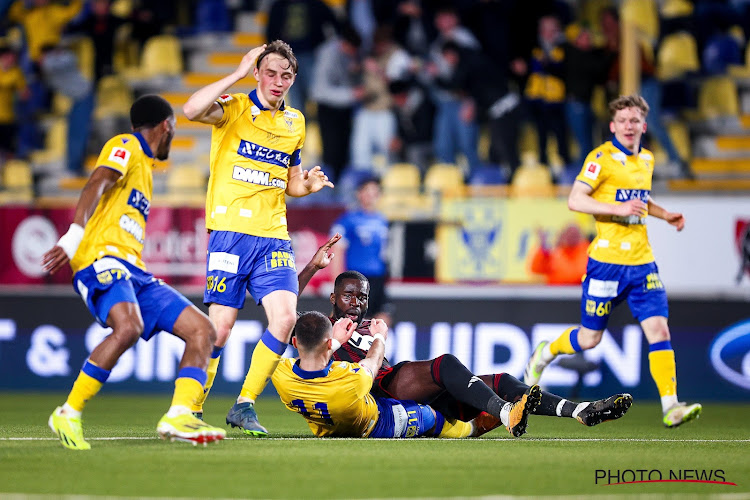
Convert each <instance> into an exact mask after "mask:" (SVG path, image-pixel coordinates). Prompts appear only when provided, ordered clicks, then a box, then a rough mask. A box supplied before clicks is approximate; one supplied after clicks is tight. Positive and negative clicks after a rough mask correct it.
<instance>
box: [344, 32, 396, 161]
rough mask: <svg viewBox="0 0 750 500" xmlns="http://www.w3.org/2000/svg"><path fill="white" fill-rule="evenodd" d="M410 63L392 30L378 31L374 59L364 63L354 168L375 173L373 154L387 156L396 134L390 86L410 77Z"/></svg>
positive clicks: (355, 127)
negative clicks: (395, 39) (362, 90)
mask: <svg viewBox="0 0 750 500" xmlns="http://www.w3.org/2000/svg"><path fill="white" fill-rule="evenodd" d="M410 64H411V63H410V59H409V55H408V54H407V53H406V51H405V50H404V49H402V48H401V47H399V46H398V45H396V44H395V43H394V42H393V39H392V37H391V30H390V27H389V26H381V27H380V28H378V30H377V32H376V33H375V38H374V46H373V53H372V56H371V57H367V58H366V59H365V61H364V64H363V72H362V73H363V85H364V90H365V92H364V96H363V97H362V102H361V106H360V107H359V108H358V109H357V111H356V112H355V114H354V123H353V124H352V142H351V165H352V166H353V167H354V168H356V169H359V170H372V168H373V154H374V153H381V154H386V155H387V154H388V152H389V149H390V145H391V141H392V140H393V137H394V136H395V134H396V117H395V116H394V113H393V109H392V104H393V103H392V101H391V95H390V93H389V92H388V83H389V81H390V80H393V79H397V78H405V77H407V76H408V74H409V71H410Z"/></svg>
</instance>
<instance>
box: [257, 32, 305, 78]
mask: <svg viewBox="0 0 750 500" xmlns="http://www.w3.org/2000/svg"><path fill="white" fill-rule="evenodd" d="M268 54H276V55H279V56H281V57H283V58H284V59H286V60H287V61H289V65H290V66H291V67H292V72H293V73H294V74H295V75H296V74H297V70H298V69H299V65H298V63H297V58H296V57H295V56H294V51H293V50H292V47H291V46H290V45H289V44H288V43H286V42H285V41H283V40H274V41H273V42H271V43H269V44H267V45H266V50H264V51H263V52H261V53H260V55H259V56H258V60H257V61H256V62H255V67H256V68H258V69H260V62H261V61H262V60H263V58H265V57H266V56H267V55H268Z"/></svg>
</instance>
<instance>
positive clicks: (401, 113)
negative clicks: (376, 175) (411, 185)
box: [388, 79, 435, 173]
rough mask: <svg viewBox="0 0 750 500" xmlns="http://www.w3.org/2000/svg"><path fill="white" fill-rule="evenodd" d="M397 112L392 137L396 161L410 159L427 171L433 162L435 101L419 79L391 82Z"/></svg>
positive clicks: (409, 161) (393, 154) (407, 160)
mask: <svg viewBox="0 0 750 500" xmlns="http://www.w3.org/2000/svg"><path fill="white" fill-rule="evenodd" d="M388 88H389V90H390V92H391V99H392V100H393V104H394V107H393V109H394V111H395V113H396V123H397V127H396V135H395V136H394V138H393V140H392V141H391V148H390V150H391V153H392V156H393V159H394V161H401V162H408V163H412V164H414V165H416V166H418V167H419V169H420V170H421V171H422V173H424V172H425V171H427V167H429V165H430V164H431V163H432V159H433V155H432V131H433V121H434V119H435V105H434V104H433V103H432V100H430V96H429V93H428V91H427V89H426V88H425V87H424V86H423V85H422V84H420V83H419V82H417V81H416V79H409V80H396V81H393V82H391V83H390V84H389V86H388Z"/></svg>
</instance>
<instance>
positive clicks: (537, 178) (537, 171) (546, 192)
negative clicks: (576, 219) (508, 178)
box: [510, 165, 555, 197]
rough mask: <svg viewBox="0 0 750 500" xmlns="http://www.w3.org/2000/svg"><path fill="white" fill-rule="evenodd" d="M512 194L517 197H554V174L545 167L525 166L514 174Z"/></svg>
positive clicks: (511, 186) (511, 187) (511, 185)
mask: <svg viewBox="0 0 750 500" xmlns="http://www.w3.org/2000/svg"><path fill="white" fill-rule="evenodd" d="M510 194H511V196H515V197H550V196H554V195H555V185H554V184H553V183H552V174H550V171H549V169H548V168H547V167H545V166H544V165H523V166H521V167H519V168H518V170H516V172H515V174H513V180H512V182H511V184H510Z"/></svg>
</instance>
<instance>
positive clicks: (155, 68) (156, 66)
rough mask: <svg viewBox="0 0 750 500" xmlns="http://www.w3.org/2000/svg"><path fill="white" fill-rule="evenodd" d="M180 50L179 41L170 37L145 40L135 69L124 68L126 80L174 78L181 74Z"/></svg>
mask: <svg viewBox="0 0 750 500" xmlns="http://www.w3.org/2000/svg"><path fill="white" fill-rule="evenodd" d="M182 70H183V64H182V48H181V45H180V40H179V39H178V38H177V37H175V36H172V35H157V36H153V37H151V38H149V39H148V40H146V43H145V44H144V46H143V53H142V54H141V64H140V66H138V67H137V68H125V69H124V70H123V76H125V77H126V78H127V79H128V80H147V79H151V78H158V77H174V76H179V75H181V74H182Z"/></svg>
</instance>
